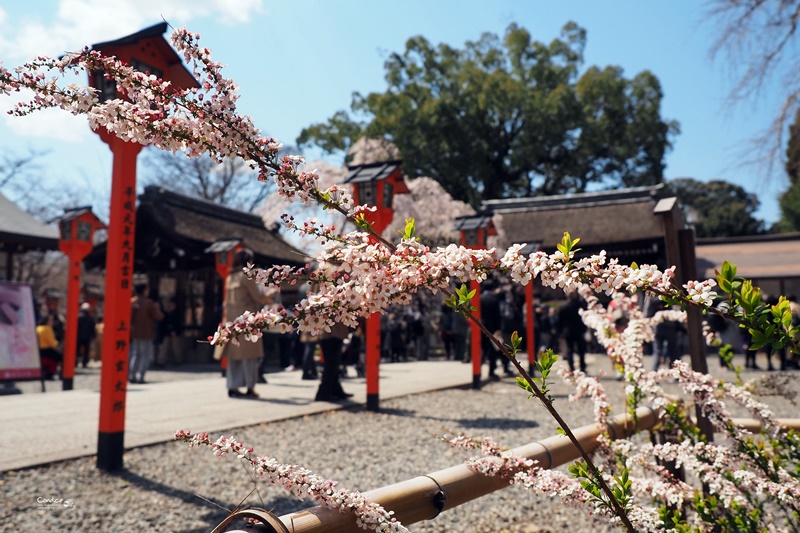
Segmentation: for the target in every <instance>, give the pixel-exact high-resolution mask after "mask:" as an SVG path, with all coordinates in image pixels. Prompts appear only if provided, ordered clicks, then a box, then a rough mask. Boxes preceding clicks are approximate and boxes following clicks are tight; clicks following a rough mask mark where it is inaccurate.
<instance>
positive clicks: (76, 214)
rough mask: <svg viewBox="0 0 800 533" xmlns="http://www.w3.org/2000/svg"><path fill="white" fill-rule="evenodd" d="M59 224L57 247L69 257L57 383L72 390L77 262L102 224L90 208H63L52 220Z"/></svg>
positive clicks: (89, 247)
mask: <svg viewBox="0 0 800 533" xmlns="http://www.w3.org/2000/svg"><path fill="white" fill-rule="evenodd" d="M56 221H57V222H58V227H59V233H60V235H59V240H58V247H59V249H60V250H61V252H62V253H64V255H66V256H67V258H69V273H68V278H67V309H66V310H67V317H66V322H67V323H66V329H65V335H64V359H63V361H62V363H61V386H62V388H63V390H72V387H73V379H74V377H75V363H76V358H77V344H78V305H79V300H80V286H81V261H83V259H84V258H85V257H86V256H87V255H88V254H89V252H91V251H92V243H93V240H94V232H95V230H96V229H100V228H104V227H105V225H104V224H103V223H102V222H100V220H99V219H98V218H97V217H96V216H95V215H94V213H92V212H91V208H90V207H79V208H76V209H70V210H67V211H66V212H65V213H64V214H63V215H62V216H60V217H58V218H57V219H56Z"/></svg>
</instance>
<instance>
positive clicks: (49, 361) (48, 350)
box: [36, 315, 62, 379]
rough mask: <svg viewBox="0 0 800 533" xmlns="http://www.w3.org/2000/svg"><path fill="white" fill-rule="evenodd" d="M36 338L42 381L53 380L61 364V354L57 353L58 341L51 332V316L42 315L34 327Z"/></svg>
mask: <svg viewBox="0 0 800 533" xmlns="http://www.w3.org/2000/svg"><path fill="white" fill-rule="evenodd" d="M36 336H37V338H38V340H39V354H40V357H41V365H42V374H43V376H42V377H43V378H44V379H54V378H55V375H56V374H57V373H58V365H59V364H60V363H61V359H62V356H61V352H60V351H58V341H57V340H56V334H55V333H54V332H53V317H52V315H43V316H42V317H41V318H39V322H38V325H37V326H36Z"/></svg>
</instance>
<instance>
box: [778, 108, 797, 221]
mask: <svg viewBox="0 0 800 533" xmlns="http://www.w3.org/2000/svg"><path fill="white" fill-rule="evenodd" d="M785 168H786V175H787V176H789V188H788V189H786V191H784V192H783V194H781V197H780V199H779V205H780V208H781V219H780V220H779V221H778V223H777V224H775V227H774V228H773V230H775V231H778V232H786V231H800V112H798V113H797V114H796V115H795V118H794V124H792V125H791V126H789V142H788V146H787V147H786V165H785Z"/></svg>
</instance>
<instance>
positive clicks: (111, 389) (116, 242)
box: [89, 22, 200, 470]
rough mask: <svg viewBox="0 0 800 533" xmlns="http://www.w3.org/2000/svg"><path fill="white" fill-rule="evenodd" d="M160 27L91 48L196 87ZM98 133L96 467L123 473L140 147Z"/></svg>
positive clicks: (108, 89) (99, 76) (103, 86)
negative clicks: (106, 189) (101, 311)
mask: <svg viewBox="0 0 800 533" xmlns="http://www.w3.org/2000/svg"><path fill="white" fill-rule="evenodd" d="M166 30H167V24H166V23H165V22H162V23H160V24H156V25H154V26H151V27H149V28H145V29H144V30H142V31H139V32H137V33H134V34H132V35H128V36H127V37H123V38H121V39H118V40H115V41H108V42H104V43H99V44H95V45H94V46H93V47H92V48H93V49H94V50H97V51H99V52H101V53H102V54H104V55H107V56H115V57H116V58H118V59H119V60H120V61H124V62H125V63H127V64H129V65H131V66H132V67H134V68H136V69H137V70H140V71H143V72H149V73H150V74H152V75H154V76H156V77H158V78H161V79H163V80H165V81H169V82H172V84H173V86H174V87H176V88H178V89H183V88H189V87H199V86H200V85H199V83H197V80H195V79H194V76H193V75H192V73H191V72H190V71H189V70H187V69H186V68H185V67H184V66H183V64H182V63H181V58H180V56H179V55H178V54H177V53H176V52H175V50H173V49H172V47H171V46H170V45H169V43H168V42H167V40H166V39H164V37H163V34H164V32H165V31H166ZM89 81H90V83H91V84H92V86H93V87H94V88H95V89H97V90H98V91H99V98H100V99H101V100H103V101H105V100H111V99H115V98H121V99H124V98H125V97H126V95H125V94H124V93H122V92H119V91H118V90H117V86H116V83H115V82H114V81H113V80H110V79H106V78H105V74H104V73H103V72H90V73H89ZM97 133H98V134H99V135H100V138H101V139H102V140H103V142H105V143H106V144H108V146H109V148H110V149H111V152H112V153H113V154H114V162H113V169H112V177H111V205H110V211H109V212H110V220H109V228H108V242H107V248H106V292H105V315H104V317H103V321H104V323H105V326H104V329H103V345H102V361H103V366H102V373H101V377H100V423H99V430H98V439H97V466H98V467H99V468H102V469H105V470H118V469H120V468H122V456H123V452H124V436H125V397H126V392H127V383H128V356H129V351H130V340H131V339H130V322H131V288H132V287H131V284H132V280H133V261H134V255H133V254H134V242H135V240H134V237H135V235H134V233H135V228H136V157H137V156H138V155H139V152H140V151H141V149H142V145H140V144H134V143H130V142H126V141H123V140H122V139H119V138H118V137H116V136H115V135H113V134H111V133H109V132H108V131H107V130H106V129H105V128H102V127H101V128H99V129H98V130H97Z"/></svg>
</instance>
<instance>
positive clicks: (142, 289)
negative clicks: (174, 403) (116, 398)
mask: <svg viewBox="0 0 800 533" xmlns="http://www.w3.org/2000/svg"><path fill="white" fill-rule="evenodd" d="M134 293H135V296H134V297H133V299H132V300H131V311H132V317H131V360H130V365H129V366H130V368H129V370H128V380H129V381H130V382H131V383H144V382H145V381H144V375H145V373H146V372H147V370H148V369H149V368H150V362H151V361H152V360H153V356H154V352H155V341H156V334H157V333H158V321H159V320H161V319H163V318H164V313H162V312H161V308H160V307H159V305H158V304H157V303H156V302H154V301H153V300H151V299H150V297H149V296H150V289H149V288H148V287H147V285H146V284H145V283H140V284H139V285H136V286H135V287H134Z"/></svg>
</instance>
